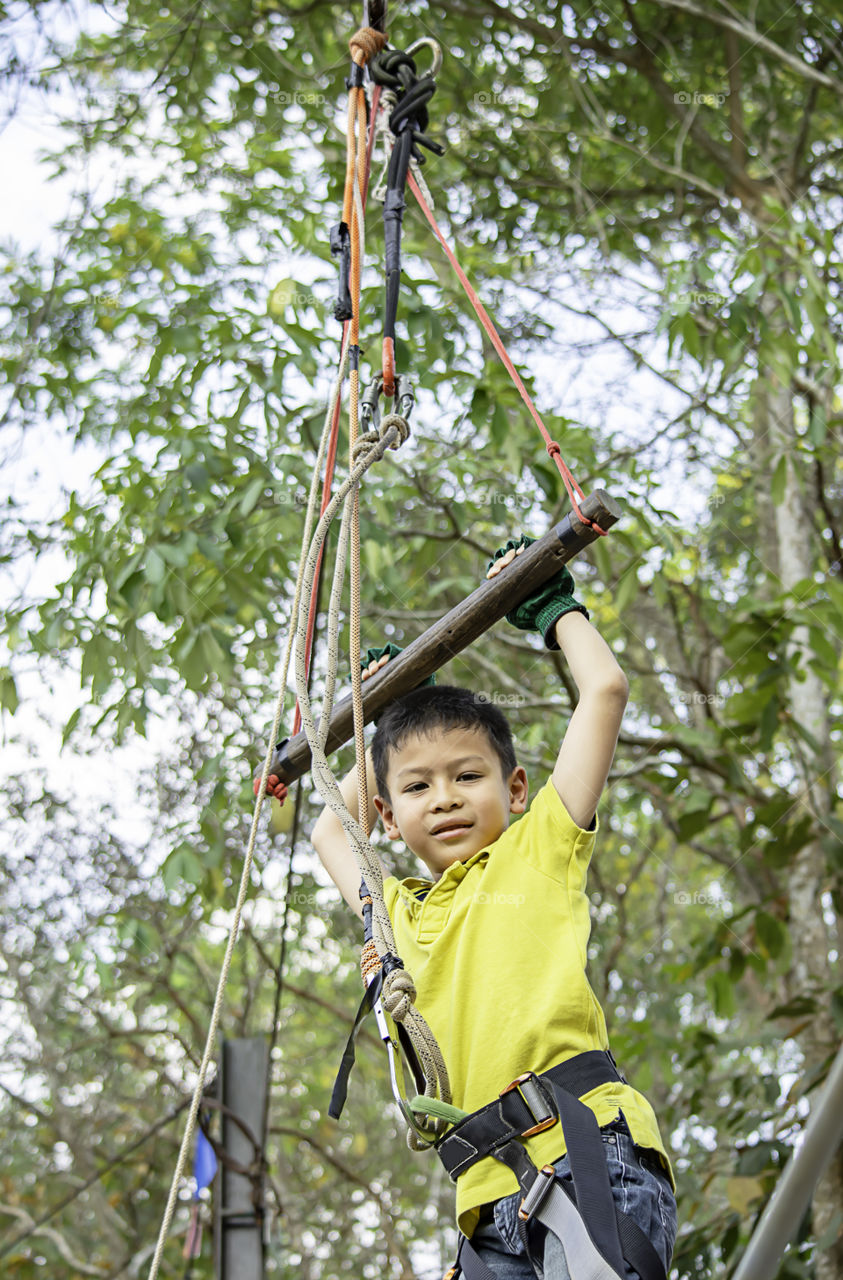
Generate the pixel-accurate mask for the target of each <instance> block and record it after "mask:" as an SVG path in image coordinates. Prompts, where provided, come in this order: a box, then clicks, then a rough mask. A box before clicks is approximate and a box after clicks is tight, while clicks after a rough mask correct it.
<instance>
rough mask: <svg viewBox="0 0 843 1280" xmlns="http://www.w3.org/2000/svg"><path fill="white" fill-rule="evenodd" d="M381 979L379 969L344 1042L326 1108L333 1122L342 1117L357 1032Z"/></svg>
mask: <svg viewBox="0 0 843 1280" xmlns="http://www.w3.org/2000/svg"><path fill="white" fill-rule="evenodd" d="M383 979H384V972H383V968H380V969H378V971H377V973H376V974H375V976H374V978H372V981H371V982H370V983H369V985H368V987H367V988H366V990H365V991H364V992H363V999H362V1000H361V1001H360V1007H359V1009H358V1010H357V1015H356V1017H355V1019H354V1024H353V1026H352V1028H351V1035H350V1036H349V1037H348V1040H347V1041H346V1045H345V1050H344V1052H343V1055H342V1061H341V1062H340V1069H339V1071H338V1072H337V1078H336V1080H335V1081H334V1090H333V1093H332V1094H331V1104H330V1106H329V1107H328V1115H329V1116H331V1118H332V1119H333V1120H339V1118H340V1116H341V1115H342V1109H343V1107H344V1106H345V1099H346V1096H347V1094H348V1077H349V1076H350V1075H351V1068H352V1067H353V1066H354V1051H355V1041H356V1039H357V1032H358V1031H359V1030H360V1024H361V1023H362V1022H363V1019H364V1018H365V1017H366V1014H367V1013H370V1012H371V1009H372V1005H373V1004H374V1003H375V1001H376V1000H377V998H378V996H379V995H380V993H381V989H382V987H383Z"/></svg>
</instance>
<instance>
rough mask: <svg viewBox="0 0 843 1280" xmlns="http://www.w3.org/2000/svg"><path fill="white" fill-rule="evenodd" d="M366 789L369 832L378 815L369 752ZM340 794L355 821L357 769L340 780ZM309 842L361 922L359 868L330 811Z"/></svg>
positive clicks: (357, 811) (337, 819)
mask: <svg viewBox="0 0 843 1280" xmlns="http://www.w3.org/2000/svg"><path fill="white" fill-rule="evenodd" d="M366 786H367V789H368V797H369V830H370V831H371V830H372V828H373V827H374V824H375V822H376V820H377V816H378V815H377V810H376V809H375V806H374V804H373V803H372V798H373V796H374V794H375V791H376V784H375V772H374V769H373V768H372V755H371V751H370V750H367V751H366ZM340 791H341V793H342V798H343V800H344V801H345V803H346V805H347V806H348V809H349V812H350V813H351V815H352V817H354V818H357V817H358V815H359V806H358V797H357V765H355V766H354V768H353V769H352V770H351V773H349V774H346V776H345V777H344V778H343V780H342V782H341V783H340ZM310 838H311V842H312V844H313V847H314V849H315V850H316V852H317V853H318V854H319V860H320V862H321V863H322V866H323V867H324V868H325V870H326V871H327V873H328V875H329V876H330V877H331V879H332V880H333V882H334V884H335V885H336V886H337V888H338V889H339V891H340V893H341V894H342V896H343V897H344V898H345V900H346V902H347V903H348V905H349V906H350V907H351V909H352V911H353V912H354V913H355V915H358V916H359V917H360V919H361V920H362V919H363V904H362V903H361V901H360V868H359V866H358V865H357V859H356V858H355V856H354V853H353V851H352V849H351V846H350V845H349V843H348V839H347V838H346V834H345V831H344V830H343V826H342V823H341V822H340V820H339V818H338V817H337V816H336V815H335V814H334V813H333V811H332V810H331V809H328V808H325V809H323V811H322V813H321V814H320V816H319V818H318V819H317V821H316V825H315V826H314V828H313V833H312V835H311V837H310Z"/></svg>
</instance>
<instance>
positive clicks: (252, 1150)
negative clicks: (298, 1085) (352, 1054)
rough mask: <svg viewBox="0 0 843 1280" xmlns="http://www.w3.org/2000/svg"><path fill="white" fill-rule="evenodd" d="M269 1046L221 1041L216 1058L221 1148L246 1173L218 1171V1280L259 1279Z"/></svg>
mask: <svg viewBox="0 0 843 1280" xmlns="http://www.w3.org/2000/svg"><path fill="white" fill-rule="evenodd" d="M268 1070H269V1046H268V1044H267V1041H266V1039H265V1037H263V1036H254V1037H252V1038H251V1039H248V1040H223V1042H222V1044H221V1045H220V1056H219V1092H220V1102H221V1103H222V1106H221V1108H220V1110H221V1113H222V1147H223V1151H224V1153H225V1156H227V1157H228V1158H229V1159H230V1160H233V1161H235V1162H236V1163H237V1164H238V1165H241V1166H243V1167H244V1168H245V1169H247V1170H249V1172H248V1173H238V1172H235V1170H234V1169H231V1168H226V1165H225V1162H224V1161H220V1163H221V1165H222V1168H221V1169H220V1173H219V1192H218V1194H217V1196H216V1198H215V1214H214V1268H215V1273H216V1276H217V1280H264V1246H263V1240H264V1210H263V1158H264V1156H263V1151H262V1150H261V1135H262V1133H263V1123H264V1106H265V1101H266V1073H267V1071H268Z"/></svg>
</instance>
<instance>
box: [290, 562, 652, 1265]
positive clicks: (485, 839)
mask: <svg viewBox="0 0 843 1280" xmlns="http://www.w3.org/2000/svg"><path fill="white" fill-rule="evenodd" d="M527 541H528V540H522V544H521V545H520V546H516V545H515V544H512V543H511V544H509V545H508V547H507V548H506V550H505V552H498V558H497V559H496V560H495V562H494V563H493V564H492V565H491V566H490V568H489V572H488V574H487V577H492V576H493V575H494V574H496V573H500V572H502V571H506V569H507V568H508V566H509V565H510V564H511V563H512V561H513V560H514V559H515V557H516V556H517V555H518V554H519V553H520V551H522V550H523V549H524V545H525V544H526V543H527ZM572 593H573V580H572V579H571V576H570V574H569V573H568V572H567V570H565V569H563V570H562V571H561V572H560V573H559V574H557V575H556V577H555V578H553V579H552V580H551V582H550V583H549V584H546V585H545V586H544V587H542V588H541V589H540V590H539V591H538V592H537V593H536V594H535V596H533V597H530V599H528V600H527V601H525V602H524V603H523V604H522V605H519V606H518V608H517V609H516V610H514V611H513V613H511V614H508V615H507V617H508V619H509V620H510V621H511V622H513V623H514V624H515V625H516V626H519V627H521V628H522V629H536V630H538V631H539V632H540V634H542V635H543V636H544V639H545V644H546V646H547V647H548V648H549V649H556V648H558V649H561V651H562V653H563V655H564V657H565V659H566V660H567V662H568V665H569V667H570V670H571V674H572V676H573V678H574V682H575V683H576V686H577V689H578V692H579V701H578V703H577V706H576V709H575V710H574V712H573V715H572V716H571V720H570V723H569V725H568V728H567V731H566V733H565V738H564V741H563V743H562V746H561V748H560V751H559V755H558V758H557V760H556V764H555V767H554V769H553V773H552V775H551V777H550V780H549V781H548V782H547V783H546V784H545V786H544V787H542V788H541V790H540V791H539V793H538V794H537V796H536V797H535V799H534V800H533V802H532V804H531V805H530V808H529V813H527V812H526V810H527V796H528V786H527V775H526V773H525V771H524V769H523V768H522V767H521V766H520V765H518V764H517V761H516V759H515V754H514V750H513V745H512V738H511V734H510V731H509V726H508V725H507V723H506V720H505V718H504V717H503V715H502V714H501V713H500V712H499V711H498V709H497V708H496V707H494V706H493V705H491V704H490V703H489V702H488V701H481V700H479V699H478V698H476V697H475V696H474V695H473V694H471V692H470V691H469V690H466V689H455V688H450V687H447V686H438V687H436V686H434V687H432V688H430V687H421V688H419V689H416V690H414V691H413V692H412V693H410V694H408V695H406V696H405V697H403V698H400V699H398V700H397V701H396V702H394V703H393V704H391V705H390V706H389V707H388V708H387V709H386V710H385V711H384V712H383V713H382V715H381V718H380V721H379V723H378V726H377V730H376V733H375V736H374V739H373V742H372V747H371V750H370V752H367V766H368V778H369V796H370V813H369V822H370V827H371V824H372V822H373V821H374V817H375V810H376V811H377V813H378V814H379V815H380V818H381V820H382V822H383V825H384V828H385V830H386V834H387V835H388V836H389V838H390V839H391V840H398V839H401V840H403V841H404V842H405V844H406V845H407V847H408V848H409V849H410V850H411V851H412V852H413V853H415V854H416V856H417V857H419V858H420V859H421V861H422V862H423V863H424V864H425V866H426V868H427V870H428V872H429V878H425V879H408V880H404V881H401V882H399V881H398V880H396V879H395V877H387V878H385V881H384V897H385V901H386V905H387V909H388V911H389V915H390V919H391V921H392V925H393V930H394V933H395V939H396V945H397V948H398V952H399V954H400V956H401V957H402V959H403V961H404V963H405V965H406V967H407V969H408V971H409V972H410V973H411V974H412V975H413V978H414V981H415V984H416V988H417V999H416V1004H417V1007H418V1009H419V1011H420V1012H421V1013H422V1014H423V1016H424V1017H425V1019H426V1020H427V1022H428V1025H429V1026H430V1028H431V1030H432V1031H433V1033H434V1035H435V1036H436V1038H437V1040H438V1042H439V1044H440V1047H441V1048H442V1051H443V1055H444V1058H445V1062H446V1064H447V1066H448V1070H449V1074H450V1080H451V1087H452V1095H453V1096H452V1101H453V1103H454V1104H455V1105H456V1106H458V1107H460V1108H462V1109H464V1110H465V1111H467V1112H471V1113H474V1112H476V1111H477V1110H478V1109H480V1108H482V1107H484V1106H486V1104H489V1103H494V1102H495V1100H496V1099H497V1098H498V1095H501V1096H502V1097H503V1096H504V1095H505V1094H506V1093H507V1091H508V1086H510V1084H511V1082H513V1081H514V1080H515V1079H516V1077H521V1076H523V1075H524V1073H525V1072H533V1073H535V1075H536V1076H540V1075H541V1073H544V1072H548V1071H549V1069H550V1068H553V1067H555V1066H556V1065H557V1064H561V1063H564V1062H566V1061H567V1060H569V1059H570V1060H573V1059H574V1058H575V1057H576V1056H577V1055H589V1054H590V1057H591V1059H600V1060H601V1061H603V1058H602V1054H604V1053H605V1054H607V1056H608V1057H609V1058H610V1055H608V1047H609V1046H608V1038H607V1034H606V1024H605V1019H604V1016H603V1012H602V1010H601V1008H600V1006H599V1004H598V1002H597V1000H596V998H595V996H594V994H593V992H592V990H591V988H590V986H589V984H588V981H587V979H586V976H585V967H586V958H587V942H588V935H589V932H590V919H589V908H588V899H587V897H586V894H585V883H586V873H587V869H588V864H589V862H590V859H591V855H592V851H593V848H594V842H595V838H596V835H597V831H598V824H597V812H596V811H597V804H598V801H599V799H600V796H601V794H602V791H603V787H604V785H605V782H606V778H607V776H608V773H609V769H610V767H611V764H612V759H613V756H614V752H615V747H616V744H617V738H618V733H619V730H620V725H621V720H622V717H623V712H624V708H625V706H626V701H627V696H628V683H627V680H626V677H625V676H624V674H623V672H622V670H621V668H620V667H619V666H618V664H617V662H616V660H615V658H614V656H613V654H612V652H611V650H610V649H609V647H608V646H607V645H606V643H605V642H604V641H603V640H602V638H601V637H600V636H599V634H598V633H597V632H596V631H595V629H594V628H593V627H592V626H591V624H590V623H589V621H588V614H587V612H586V611H585V609H584V608H583V606H582V605H580V604H578V603H577V601H576V600H575V599H574V598H573V594H572ZM385 661H386V658H382V659H381V660H380V661H379V662H373V663H372V664H371V666H370V668H369V670H368V671H367V672H366V673H365V674H367V675H369V674H372V673H373V672H374V671H375V670H377V668H378V667H379V666H382V665H383V663H384V662H385ZM341 790H342V794H343V798H344V799H345V801H346V803H347V804H348V806H349V809H350V810H351V812H352V813H353V814H354V815H355V816H357V779H356V770H353V771H352V773H351V774H349V776H348V777H347V778H346V779H345V780H344V782H343V784H342V787H341ZM520 814H525V816H524V818H523V819H522V820H521V821H520V822H516V823H515V824H514V825H512V826H510V817H511V816H512V815H520ZM313 844H314V846H315V848H316V850H317V853H318V854H319V857H320V858H321V860H322V863H323V865H324V866H325V868H326V870H327V871H328V873H329V875H330V876H331V877H332V879H333V880H334V882H335V883H336V885H337V887H338V888H339V890H340V892H341V893H342V894H343V897H344V898H345V900H346V902H347V903H348V904H349V906H350V907H351V908H352V910H354V911H355V912H356V913H357V914H358V915H361V916H362V908H361V905H360V898H359V893H358V888H359V883H360V873H359V870H358V867H357V863H356V860H355V858H354V856H353V854H352V852H351V850H350V848H349V846H348V844H347V842H346V839H345V836H344V833H343V830H342V827H341V825H340V823H339V821H338V820H337V818H336V817H335V816H334V815H333V813H331V811H330V810H328V809H326V810H325V812H324V813H323V814H322V815H321V817H320V818H319V821H318V822H317V824H316V826H315V828H314V831H313ZM595 1051H598V1052H595ZM600 1051H602V1052H600ZM582 1060H583V1061H584V1060H585V1059H582ZM611 1063H612V1067H611V1068H610V1069H609V1070H610V1074H611V1076H612V1078H611V1079H610V1080H608V1082H607V1083H602V1084H600V1085H599V1086H598V1087H596V1088H592V1089H589V1090H588V1091H587V1092H585V1093H582V1092H581V1091H577V1093H578V1094H581V1096H582V1097H583V1101H584V1103H585V1106H586V1107H587V1108H589V1110H590V1111H591V1112H593V1115H594V1117H595V1118H596V1123H597V1125H599V1126H600V1131H599V1134H600V1138H601V1139H602V1147H603V1151H604V1153H605V1157H606V1164H607V1168H608V1174H609V1182H610V1184H611V1195H612V1198H613V1200H614V1203H615V1206H616V1209H617V1210H619V1211H620V1214H621V1216H620V1217H619V1219H618V1222H619V1225H620V1226H621V1227H622V1228H623V1231H622V1234H621V1239H622V1240H623V1248H622V1253H623V1259H624V1261H623V1266H624V1268H625V1269H624V1270H620V1269H619V1267H620V1262H619V1261H618V1262H615V1264H614V1267H615V1270H612V1269H611V1267H609V1268H608V1269H606V1270H604V1271H601V1270H600V1261H601V1259H600V1258H598V1259H597V1260H596V1262H595V1260H594V1259H593V1258H592V1259H591V1265H592V1266H594V1267H595V1269H594V1270H588V1266H587V1265H586V1264H584V1263H583V1260H582V1257H581V1256H577V1257H576V1258H575V1246H574V1243H573V1235H569V1236H568V1240H569V1243H568V1250H569V1260H570V1269H569V1265H568V1262H567V1261H566V1252H565V1247H564V1245H563V1243H562V1241H561V1240H560V1238H559V1233H558V1232H556V1233H555V1232H554V1231H553V1230H552V1229H551V1230H548V1229H547V1227H546V1226H544V1225H542V1223H543V1221H544V1218H541V1217H540V1220H538V1221H537V1220H536V1219H534V1218H532V1219H531V1220H530V1222H529V1226H528V1227H525V1226H524V1225H523V1224H521V1225H520V1226H519V1221H518V1210H519V1206H521V1205H522V1203H525V1201H524V1200H523V1198H522V1193H523V1192H524V1183H523V1182H521V1178H520V1175H519V1176H518V1177H516V1172H515V1171H513V1167H512V1165H511V1164H509V1162H508V1161H507V1162H506V1163H503V1162H501V1158H500V1156H498V1158H496V1157H495V1156H494V1155H492V1154H486V1155H485V1156H484V1157H483V1158H477V1159H475V1161H474V1163H472V1164H470V1167H467V1168H465V1170H464V1171H462V1172H460V1173H459V1175H458V1176H457V1178H456V1182H457V1221H458V1224H459V1227H460V1231H461V1232H462V1233H463V1235H464V1236H465V1237H468V1238H469V1240H470V1246H471V1247H470V1248H466V1249H465V1250H464V1251H463V1249H462V1245H463V1242H462V1241H461V1253H460V1261H461V1265H462V1266H463V1268H464V1271H465V1274H466V1276H470V1275H471V1274H472V1273H473V1274H476V1275H480V1276H484V1275H485V1276H488V1275H490V1274H491V1275H492V1276H503V1277H508V1278H509V1280H521V1277H524V1278H525V1280H526V1278H527V1277H534V1276H535V1275H536V1274H543V1275H544V1277H545V1280H569V1277H570V1280H578V1276H579V1275H581V1274H586V1272H587V1274H589V1275H595V1276H596V1275H614V1274H616V1273H617V1274H618V1275H620V1276H626V1277H628V1278H630V1280H634V1278H636V1277H639V1276H640V1277H641V1280H650V1277H655V1278H658V1277H659V1275H661V1276H662V1277H663V1276H664V1274H665V1273H666V1272H667V1269H668V1268H669V1265H670V1258H671V1255H672V1251H673V1244H674V1240H675V1236H676V1202H675V1198H674V1182H673V1173H672V1170H671V1167H670V1161H669V1159H668V1157H667V1153H666V1151H665V1149H664V1145H663V1143H662V1140H661V1136H660V1134H659V1129H658V1124H657V1122H656V1117H655V1115H654V1113H653V1110H652V1108H651V1106H650V1104H649V1103H648V1101H647V1099H646V1098H644V1097H643V1095H642V1094H640V1093H638V1092H636V1091H635V1090H634V1089H633V1088H631V1087H630V1086H629V1085H628V1084H627V1083H626V1082H625V1081H624V1080H623V1077H621V1076H620V1075H619V1073H618V1072H617V1070H616V1068H615V1066H614V1060H613V1059H611ZM532 1078H533V1079H534V1077H532ZM601 1078H602V1079H607V1077H606V1076H605V1075H604V1076H602V1077H601ZM564 1087H565V1088H567V1087H568V1086H567V1085H566V1086H564ZM527 1090H528V1085H522V1087H521V1089H520V1090H519V1092H521V1093H522V1094H523V1096H524V1097H525V1098H527V1097H528V1093H527ZM529 1096H532V1097H533V1099H535V1098H536V1097H537V1096H539V1095H538V1094H535V1093H534V1094H531V1095H529ZM556 1096H557V1100H558V1094H557V1095H556ZM572 1101H573V1100H572ZM573 1105H574V1107H575V1108H576V1107H577V1105H578V1104H576V1103H574V1104H573ZM587 1118H588V1122H589V1124H590V1125H591V1126H592V1127H593V1126H594V1120H592V1119H591V1117H590V1116H589V1117H587ZM573 1128H574V1125H573V1123H572V1124H571V1131H572V1132H573ZM538 1129H540V1130H541V1131H537V1132H535V1133H534V1136H530V1137H525V1138H524V1139H523V1145H524V1146H525V1147H526V1150H527V1152H528V1154H529V1156H530V1157H531V1159H532V1161H533V1163H534V1164H535V1166H536V1168H537V1169H540V1168H541V1167H542V1166H545V1169H546V1170H547V1171H548V1172H549V1174H550V1175H551V1179H550V1180H551V1181H553V1179H552V1175H553V1172H554V1169H555V1171H556V1176H557V1178H558V1179H560V1180H561V1182H562V1183H563V1185H564V1184H567V1186H568V1187H572V1186H573V1185H574V1183H576V1187H577V1191H576V1200H577V1201H578V1202H579V1201H582V1200H584V1199H585V1197H584V1196H581V1193H580V1187H581V1185H582V1184H581V1183H580V1182H579V1181H578V1178H579V1177H580V1176H581V1175H580V1174H579V1172H578V1165H579V1160H578V1159H577V1158H576V1151H575V1152H574V1154H575V1161H574V1169H573V1171H572V1170H571V1167H570V1159H569V1155H568V1154H567V1153H566V1146H565V1139H564V1137H563V1132H562V1125H560V1124H559V1123H558V1122H554V1121H550V1126H549V1127H544V1126H538ZM567 1129H568V1125H567V1123H566V1132H567ZM524 1132H525V1133H526V1130H524ZM570 1141H571V1143H572V1145H573V1139H571V1140H570ZM440 1145H441V1144H440ZM463 1145H465V1144H463ZM598 1147H599V1144H598ZM440 1154H442V1153H441V1152H440ZM444 1160H445V1157H444V1155H443V1161H444ZM446 1163H447V1162H446ZM458 1163H467V1162H462V1161H458ZM508 1164H509V1167H507V1166H508ZM551 1165H552V1166H553V1167H552V1168H550V1166H551ZM448 1167H449V1170H450V1171H451V1172H452V1176H453V1170H452V1169H450V1166H448ZM519 1182H521V1190H518V1187H519ZM536 1182H537V1183H538V1182H539V1178H538V1176H537V1177H536ZM606 1196H607V1197H608V1190H607V1191H606ZM551 1199H552V1197H551ZM563 1199H565V1198H564V1197H563ZM572 1200H573V1197H569V1198H567V1199H565V1204H566V1205H567V1204H568V1203H569V1202H570V1201H572ZM580 1209H581V1210H582V1209H583V1205H582V1203H580ZM569 1212H570V1211H569ZM545 1213H546V1211H545ZM624 1215H625V1217H624ZM604 1217H605V1215H604ZM630 1219H631V1220H632V1224H633V1225H632V1226H629V1225H628V1222H629V1220H630ZM591 1221H593V1219H592V1220H589V1223H590V1224H591ZM612 1229H614V1224H613V1227H612ZM630 1233H631V1234H632V1236H633V1237H635V1236H636V1233H637V1236H638V1237H639V1240H638V1248H637V1249H633V1248H631V1247H630V1248H629V1249H628V1248H627V1245H628V1239H629V1234H630ZM642 1233H643V1236H644V1237H646V1239H644V1241H643V1244H642V1243H641V1240H640V1237H641V1235H642ZM562 1234H563V1238H564V1236H565V1233H564V1232H563V1233H562ZM589 1234H590V1235H591V1236H592V1239H593V1238H594V1237H593V1232H592V1229H591V1225H589ZM615 1240H616V1246H617V1237H615ZM633 1243H634V1242H633ZM587 1249H588V1242H587V1241H586V1251H587ZM642 1250H643V1252H642ZM630 1255H631V1256H632V1257H634V1258H635V1259H636V1261H637V1262H638V1267H639V1269H636V1268H635V1267H633V1266H632V1265H631V1264H630V1261H629V1257H630ZM655 1255H658V1257H656V1256H655ZM615 1257H617V1258H620V1253H618V1254H616V1255H615ZM477 1259H480V1260H481V1263H485V1268H486V1269H485V1270H484V1269H483V1268H482V1266H481V1269H480V1270H477V1261H476V1260H477ZM469 1261H471V1264H472V1265H471V1266H469V1265H468V1263H469ZM603 1266H604V1267H606V1263H605V1262H604V1263H603ZM645 1273H646V1274H645Z"/></svg>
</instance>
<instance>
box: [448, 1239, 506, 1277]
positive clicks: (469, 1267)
mask: <svg viewBox="0 0 843 1280" xmlns="http://www.w3.org/2000/svg"><path fill="white" fill-rule="evenodd" d="M459 1275H463V1276H465V1280H498V1277H497V1275H496V1274H495V1272H494V1271H493V1270H492V1268H491V1267H490V1266H488V1265H487V1264H486V1263H485V1262H484V1261H483V1259H482V1258H481V1257H480V1254H479V1253H478V1252H477V1250H476V1249H475V1248H474V1247H473V1246H472V1243H471V1241H470V1240H466V1238H465V1236H463V1235H461V1236H460V1243H459V1247H458V1249H457V1260H456V1262H455V1263H454V1265H453V1267H452V1268H451V1270H450V1271H448V1272H447V1273H446V1275H445V1280H452V1277H457V1276H459Z"/></svg>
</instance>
